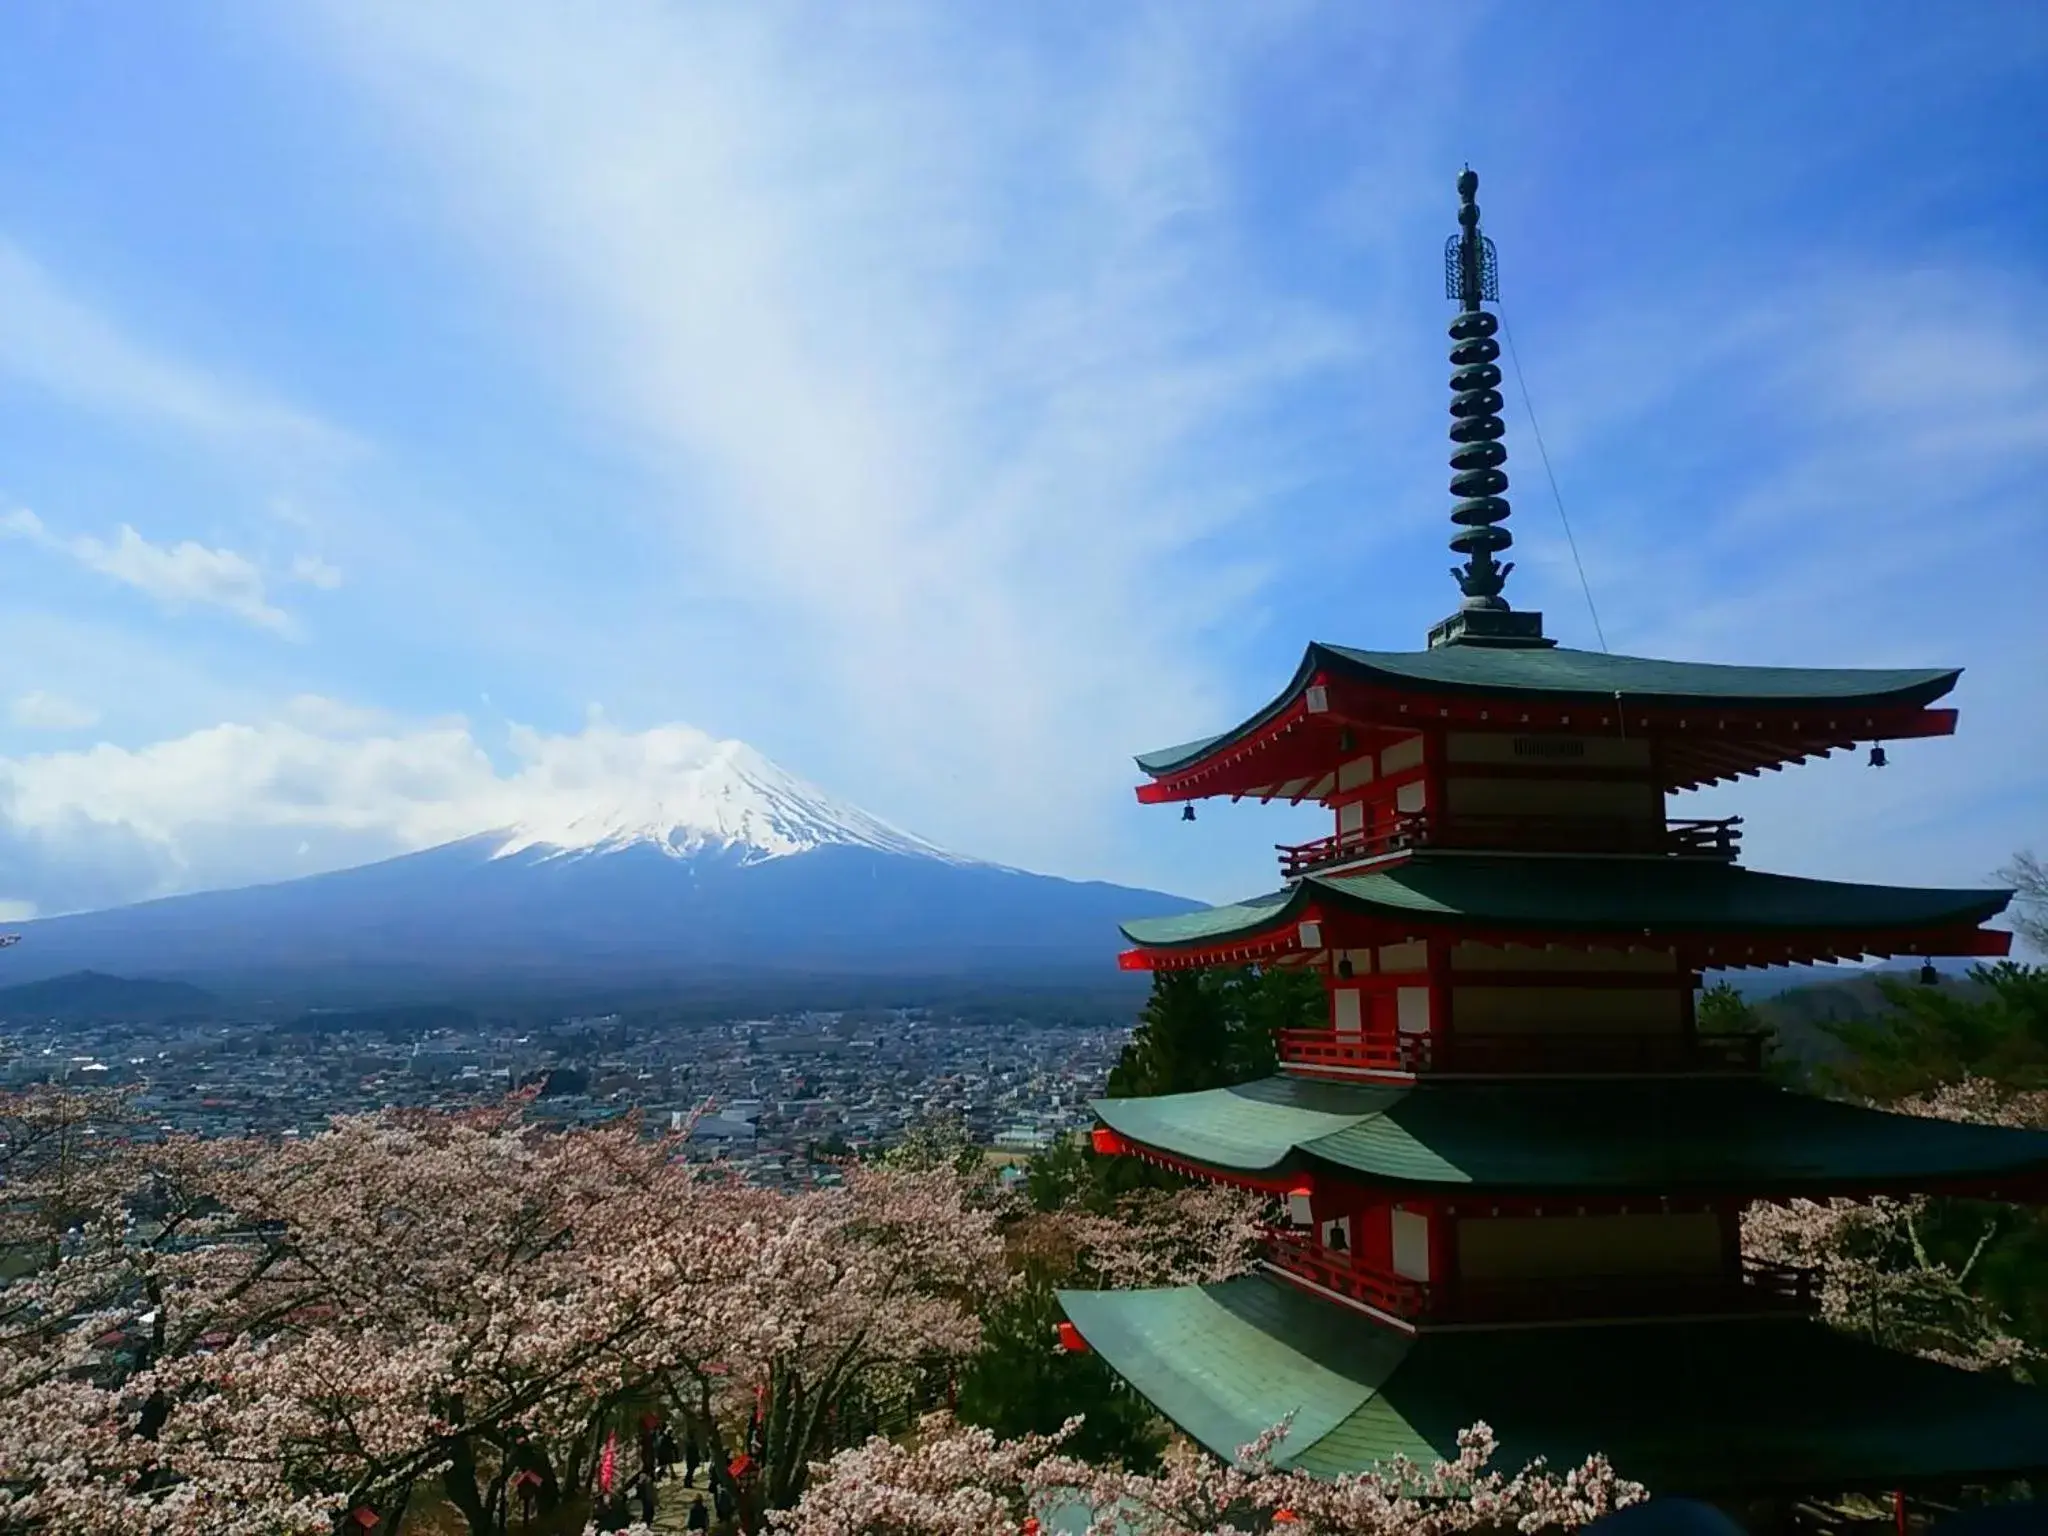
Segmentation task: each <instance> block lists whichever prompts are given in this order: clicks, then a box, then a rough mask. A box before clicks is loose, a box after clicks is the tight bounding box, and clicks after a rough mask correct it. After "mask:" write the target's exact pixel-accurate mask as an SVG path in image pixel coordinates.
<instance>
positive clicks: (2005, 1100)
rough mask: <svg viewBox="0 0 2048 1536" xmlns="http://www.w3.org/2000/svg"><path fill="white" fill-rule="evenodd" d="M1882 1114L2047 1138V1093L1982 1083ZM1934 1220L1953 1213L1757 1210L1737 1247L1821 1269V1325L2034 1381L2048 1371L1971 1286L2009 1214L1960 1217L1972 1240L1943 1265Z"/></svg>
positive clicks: (1985, 1210) (1907, 1208)
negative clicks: (1931, 1231)
mask: <svg viewBox="0 0 2048 1536" xmlns="http://www.w3.org/2000/svg"><path fill="white" fill-rule="evenodd" d="M1890 1107H1891V1108H1893V1109H1895V1110H1898V1111H1901V1112H1904V1113H1907V1114H1916V1115H1924V1116H1927V1117H1929V1118H1933V1119H1940V1120H1958V1121H1968V1122H1973V1123H1976V1124H1982V1125H2002V1126H2008V1127H2017V1128H2023V1129H2042V1128H2048V1092H2044V1091H2040V1090H2031V1091H2014V1090H2011V1089H2007V1088H2004V1087H2001V1086H2000V1085H1998V1084H1996V1083H1993V1082H1991V1081H1990V1080H1988V1079H1985V1078H1975V1077H1972V1078H1965V1079H1963V1080H1962V1081H1961V1082H1957V1083H1950V1084H1946V1085H1943V1086H1942V1087H1940V1088H1937V1089H1935V1090H1934V1091H1932V1092H1930V1093H1926V1094H1921V1095H1918V1096H1915V1097H1913V1098H1909V1099H1904V1100H1901V1101H1899V1102H1898V1103H1896V1104H1894V1105H1892V1106H1890ZM1937 1213H1938V1214H1940V1215H1943V1216H1945V1217H1947V1218H1948V1219H1949V1221H1950V1223H1951V1225H1953V1224H1954V1222H1955V1221H1956V1220H1957V1219H1958V1207H1957V1205H1956V1202H1941V1201H1937V1200H1935V1199H1933V1198H1931V1197H1928V1196H1925V1195H1919V1196H1913V1197H1910V1198H1906V1199H1891V1198H1880V1199H1872V1200H1863V1201H1856V1200H1791V1201H1786V1202H1782V1203H1773V1204H1764V1205H1758V1206H1756V1207H1753V1208H1752V1209H1751V1210H1749V1211H1748V1212H1746V1213H1745V1214H1744V1216H1743V1221H1742V1237H1743V1246H1744V1248H1745V1249H1746V1250H1747V1251H1749V1252H1751V1253H1753V1254H1756V1255H1757V1256H1759V1257H1762V1258H1766V1259H1771V1260H1775V1261H1777V1262H1779V1263H1785V1264H1796V1265H1800V1266H1803V1267H1808V1268H1818V1269H1820V1270H1821V1271H1822V1272H1823V1276H1824V1279H1823V1284H1822V1290H1821V1311H1822V1316H1823V1317H1824V1318H1825V1319H1826V1320H1827V1321H1828V1322H1830V1323H1832V1324H1834V1325H1835V1326H1837V1327H1839V1328H1843V1329H1846V1330H1847V1331H1849V1332H1852V1333H1856V1334H1859V1335H1861V1336H1863V1337H1865V1338H1869V1339H1871V1340H1873V1341H1875V1342H1877V1343H1881V1344H1885V1345H1887V1346H1889V1347H1892V1348H1895V1349H1907V1350H1911V1351H1913V1352H1914V1353H1917V1354H1921V1355H1924V1356H1926V1357H1928V1358H1929V1359H1934V1360H1941V1361H1944V1362H1946V1363H1948V1364H1951V1365H1959V1366H1963V1367H1965V1368H1967V1369H1971V1370H1987V1369H2002V1370H2014V1371H2017V1372H2019V1373H2021V1374H2024V1375H2029V1376H2033V1375H2037V1374H2038V1373H2039V1371H2040V1370H2041V1368H2042V1367H2043V1366H2044V1365H2048V1359H2044V1357H2043V1354H2042V1352H2041V1351H2040V1350H2038V1349H2037V1348H2035V1347H2033V1346H2032V1345H2030V1344H2028V1343H2027V1342H2026V1341H2025V1340H2023V1339H2021V1338H2020V1337H2018V1336H2017V1335H2016V1334H2015V1333H2014V1332H2013V1331H2012V1329H2011V1327H2010V1322H2009V1319H2007V1318H2005V1317H2004V1316H2002V1315H2001V1314H2000V1312H1999V1310H1998V1308H1997V1307H1996V1306H1995V1305H1994V1304H1992V1303H1991V1302H1990V1301H1989V1300H1988V1299H1987V1298H1986V1297H1985V1296H1984V1295H1982V1294H1981V1292H1980V1291H1979V1290H1978V1289H1976V1287H1975V1286H1974V1284H1973V1282H1974V1280H1975V1278H1976V1272H1977V1268H1978V1265H1979V1262H1980V1261H1981V1260H1982V1259H1983V1257H1984V1255H1985V1253H1986V1252H1987V1251H1988V1250H1989V1248H1990V1247H1991V1245H1992V1243H1993V1242H1994V1240H1995V1239H1996V1238H1997V1237H1998V1236H1999V1234H2000V1232H2001V1230H2002V1229H2003V1224H2004V1222H2005V1221H2006V1220H2007V1219H2008V1213H2007V1212H2005V1211H2004V1210H2002V1209H2001V1208H1999V1207H1996V1206H1991V1205H1983V1206H1981V1207H1979V1206H1975V1205H1973V1206H1970V1207H1968V1208H1967V1213H1966V1214H1967V1219H1968V1220H1970V1221H1972V1222H1974V1223H1975V1230H1974V1236H1973V1237H1971V1239H1970V1240H1969V1241H1968V1243H1967V1246H1965V1247H1964V1248H1963V1250H1962V1252H1961V1254H1960V1256H1959V1257H1947V1256H1944V1255H1943V1254H1942V1253H1941V1252H1939V1251H1937V1249H1936V1248H1935V1246H1934V1245H1933V1244H1932V1243H1931V1242H1930V1241H1929V1240H1928V1233H1927V1227H1928V1223H1929V1221H1930V1220H1931V1219H1932V1218H1933V1217H1934V1216H1935V1215H1936V1214H1937Z"/></svg>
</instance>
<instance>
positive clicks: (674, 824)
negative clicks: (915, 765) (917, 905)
mask: <svg viewBox="0 0 2048 1536" xmlns="http://www.w3.org/2000/svg"><path fill="white" fill-rule="evenodd" d="M638 741H639V742H640V744H641V746H642V748H643V750H642V751H640V752H636V753H635V760H634V761H633V762H631V763H630V764H620V763H617V762H612V763H607V764H604V765H602V766H603V768H604V769H605V770H608V771H604V772H601V773H596V774H592V775H589V776H586V775H585V774H582V773H574V774H565V775H564V776H563V780H564V781H562V782H555V783H550V784H548V785H546V786H544V787H540V788H541V792H539V793H537V794H535V795H534V797H533V803H531V804H529V805H523V806H522V807H521V808H520V809H521V815H520V818H519V820H518V821H517V822H516V823H515V824H513V825H511V826H509V827H507V828H505V829H503V831H502V832H500V833H499V834H498V837H499V841H498V845H497V847H496V848H495V849H494V851H493V853H492V857H493V858H498V859H502V858H507V857H509V856H511V855H513V854H518V853H525V852H527V851H529V850H537V851H539V852H540V853H541V854H543V855H544V856H546V857H550V858H561V857H580V856H586V855H591V854H603V853H615V852H619V851H621V850H623V849H626V848H633V847H639V846H642V845H646V846H650V847H653V848H657V849H659V850H660V851H661V852H663V853H665V854H667V855H668V856H670V857H671V858H676V859H689V858H695V857H697V856H699V855H702V854H707V853H731V854H734V855H736V856H737V857H738V861H739V862H740V863H742V864H756V863H760V862H762V861H764V860H767V859H778V858H785V857H788V856H789V855H791V854H798V853H807V852H809V851H811V850H812V849H814V848H822V847H829V846H834V845H838V846H850V847H857V848H873V849H877V850H880V851H881V852H884V853H901V854H910V855H914V856H917V857H922V858H932V859H941V860H944V861H945V862H947V863H949V864H967V863H972V862H974V861H973V860H969V859H963V858H960V857H959V856H958V855H955V854H951V853H948V852H947V851H946V850H944V849H942V848H939V847H938V846H936V845H935V844H932V843H928V842H926V841H925V840H924V839H922V838H919V837H913V836H912V835H911V834H910V833H908V832H904V831H902V830H900V829H899V828H896V827H892V826H890V825H889V824H888V823H887V822H885V821H882V820H881V819H879V818H878V817H874V816H870V815H869V814H868V813H867V812H866V811H863V810H861V809H859V808H858V807H856V806H852V805H848V804H846V803H845V802H844V801H841V800H836V799H834V798H833V797H832V796H831V795H828V794H827V793H826V792H825V791H824V790H822V789H820V788H818V787H817V786H816V785H815V784H811V783H808V782H806V781H805V780H803V779H800V778H798V777H797V776H796V775H795V774H793V773H790V772H788V771H787V770H786V769H783V768H781V767H778V766H777V765H776V764H774V763H772V762H770V761H769V760H768V759H767V758H765V757H763V756H762V755H761V754H760V753H759V752H756V751H755V750H754V749H753V748H752V747H750V746H748V745H747V744H746V743H745V742H743V741H715V740H713V739H712V738H710V737H709V736H706V735H704V734H703V733H701V732H698V731H692V730H687V729H684V728H679V727H672V728H669V729H667V730H663V731H656V732H650V733H647V735H644V736H642V737H640V738H638ZM591 766H593V767H595V766H597V765H591ZM622 769H623V771H621V770H622ZM593 779H595V780H597V782H592V780H593Z"/></svg>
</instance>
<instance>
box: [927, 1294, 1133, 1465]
mask: <svg viewBox="0 0 2048 1536" xmlns="http://www.w3.org/2000/svg"><path fill="white" fill-rule="evenodd" d="M1064 1316H1065V1314H1064V1313H1062V1312H1061V1311H1060V1304H1059V1298H1058V1297H1057V1296H1055V1295H1054V1294H1053V1285H1052V1282H1051V1280H1050V1279H1049V1278H1047V1277H1046V1276H1044V1275H1028V1276H1027V1277H1026V1279H1025V1281H1024V1283H1023V1284H1022V1285H1020V1286H1019V1287H1018V1288H1017V1289H1016V1290H1015V1291H1013V1292H1011V1293H1010V1295H1009V1296H1007V1297H1005V1298H1004V1300H1003V1301H1002V1302H1001V1303H999V1304H998V1305H997V1306H996V1307H995V1308H994V1309H993V1310H992V1311H991V1312H989V1313H988V1314H987V1315H986V1316H985V1317H984V1318H983V1320H982V1334H981V1339H982V1343H981V1352H980V1353H979V1354H978V1355H976V1356H975V1358H974V1360H973V1362H972V1363H971V1364H970V1365H969V1366H968V1368H967V1370H966V1371H965V1372H964V1373H963V1374H962V1375H961V1378H960V1399H959V1416H960V1417H961V1418H962V1419H964V1420H966V1421H967V1422H968V1423H970V1424H980V1425H983V1426H984V1427H986V1428H988V1429H992V1430H994V1431H995V1432H996V1433H997V1434H999V1435H1003V1436H1006V1437H1007V1436H1014V1435H1022V1434H1041V1435H1042V1434H1050V1433H1051V1432H1052V1431H1054V1430H1056V1429H1058V1428H1059V1427H1060V1426H1061V1425H1062V1424H1064V1423H1065V1422H1066V1421H1067V1419H1068V1418H1069V1417H1071V1416H1072V1415H1074V1414H1077V1413H1079V1414H1085V1415H1086V1419H1085V1420H1084V1422H1083V1423H1082V1425H1081V1428H1080V1430H1079V1432H1078V1433H1077V1434H1076V1435H1075V1436H1074V1438H1073V1439H1072V1440H1071V1441H1069V1442H1068V1443H1067V1446H1066V1449H1067V1450H1069V1451H1071V1452H1072V1453H1073V1454H1074V1455H1077V1456H1081V1457H1084V1458H1086V1459H1087V1460H1089V1461H1092V1462H1104V1461H1110V1460H1115V1461H1120V1462H1122V1463H1123V1465H1124V1466H1125V1467H1127V1468H1129V1469H1131V1470H1132V1471H1149V1470H1151V1469H1152V1468H1154V1467H1156V1466H1157V1465H1158V1464H1159V1454H1160V1452H1161V1451H1162V1450H1164V1449H1165V1446H1166V1426H1165V1424H1164V1422H1163V1421H1162V1420H1161V1419H1160V1418H1159V1416H1158V1415H1157V1414H1156V1413H1154V1412H1153V1411H1152V1409H1151V1408H1150V1407H1149V1406H1148V1405H1147V1404H1146V1403H1145V1401H1144V1399H1142V1398H1140V1397H1138V1396H1137V1395H1136V1394H1135V1393H1134V1392H1132V1391H1131V1390H1130V1389H1129V1388H1128V1387H1126V1386H1124V1384H1123V1383H1122V1382H1121V1381H1120V1380H1118V1378H1117V1376H1116V1373H1115V1372H1114V1371H1112V1370H1110V1368H1109V1367H1108V1366H1107V1365H1105V1364H1104V1363H1103V1360H1102V1357H1101V1356H1100V1355H1098V1354H1095V1353H1094V1352H1092V1351H1090V1352H1088V1353H1086V1354H1071V1355H1070V1354H1068V1353H1067V1352H1066V1351H1065V1350H1064V1349H1062V1348H1060V1346H1059V1343H1058V1328H1059V1325H1060V1323H1061V1321H1062V1320H1063V1318H1064Z"/></svg>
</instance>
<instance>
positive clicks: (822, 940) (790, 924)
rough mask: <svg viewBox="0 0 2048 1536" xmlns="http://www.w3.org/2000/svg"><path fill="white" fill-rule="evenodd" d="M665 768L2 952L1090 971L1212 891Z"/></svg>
mask: <svg viewBox="0 0 2048 1536" xmlns="http://www.w3.org/2000/svg"><path fill="white" fill-rule="evenodd" d="M661 768H662V772H661V773H660V774H658V775H654V776H652V777H651V778H650V779H649V780H648V781H647V782H645V783H639V784H634V785H631V786H628V788H627V789H626V790H625V791H623V792H621V791H617V790H612V791H608V792H605V793H601V794H592V795H590V796H588V797H585V798H582V799H580V800H579V799H578V798H577V797H576V796H573V795H570V794H568V793H566V792H563V793H559V794H555V795H552V796H549V797H547V798H545V799H544V800H543V801H542V802H541V803H540V804H538V805H537V806H533V807H529V808H528V811H529V814H526V815H525V816H523V817H522V819H520V820H519V821H517V822H516V823H515V824H513V825H511V826H510V827H508V828H506V829H502V830H498V831H493V832H485V833H480V834H478V835H476V836H472V837H467V838H463V839H460V840H458V841H455V842H451V843H444V844H442V845H441V846H439V847H435V848H429V849H426V850H423V851H421V852H418V853H412V854H406V855H402V856H400V857H397V858H392V859H385V860H382V861H380V862H378V863H374V864H367V865H362V866H359V867H356V868H353V869H344V870H337V871H334V872H331V873H327V874H320V875H313V876H308V877H305V878H302V879H298V880H291V881H286V882H282V883H279V884H275V885H265V886H253V887H246V888H243V889H238V890H226V891H207V892H200V893H196V894H192V895H185V896H174V897H167V898H163V899H161V900H157V901H151V902H145V903H142V904H139V905H136V906H130V907H119V908H114V909H111V910H107V911H102V912H91V913H83V914H78V915H75V916H69V917H61V918H51V919H47V920H42V921H37V922H32V923H27V924H23V925H20V926H21V933H22V943H21V945H20V946H19V947H18V948H17V949H15V950H13V951H11V952H10V953H9V955H8V957H7V960H6V964H5V970H4V971H0V975H4V974H10V973H11V974H12V975H15V976H21V977H24V978H25V979H35V978H39V977H48V976H53V975H56V974H58V973H61V972H67V971H78V970H88V969H90V970H103V971H113V972H118V973H121V974H126V975H146V976H157V977H168V978H177V979H182V980H185V981H189V982H195V983H199V984H202V985H204V986H206V987H209V988H213V989H216V990H221V991H235V992H238V993H247V992H249V991H250V990H251V989H252V988H254V989H265V988H278V989H282V990H286V991H290V992H291V993H292V995H294V996H299V997H309V998H320V999H323V1000H324V999H326V998H328V997H332V998H333V999H334V1000H336V1001H338V1002H359V1001H365V1000H369V1001H383V1000H385V999H386V998H388V997H391V996H395V995H399V994H401V993H403V994H409V995H415V996H423V995H427V994H431V993H439V994H443V995H447V994H449V993H451V992H453V991H461V992H473V991H475V990H476V988H477V987H478V986H479V985H484V984H490V985H495V986H501V987H507V988H513V989H517V988H522V987H531V986H538V985H543V984H550V985H552V984H557V983H572V982H573V983H582V982H588V981H596V980H602V981H604V982H607V983H610V984H615V985H629V984H638V983H653V982H657V981H681V980H686V979H688V978H692V977H698V976H702V975H705V974H707V973H710V972H719V973H723V974H726V975H734V974H748V973H751V974H761V975H770V974H783V975H788V974H810V975H846V976H866V977H877V976H883V977H886V976H891V975H918V976H921V977H989V978H998V977H999V978H1004V979H1014V980H1016V981H1020V982H1028V981H1031V980H1034V979H1038V978H1044V977H1047V976H1057V977H1060V978H1068V979H1071V978H1076V977H1079V978H1087V979H1090V980H1099V979H1101V978H1103V977H1105V976H1107V977H1110V978H1112V979H1114V978H1115V975H1116V973H1115V970H1114V957H1115V954H1116V952H1117V950H1118V948H1119V947H1120V942H1121V941H1120V936H1119V934H1118V933H1117V928H1116V925H1117V923H1118V922H1119V921H1120V920H1122V919H1126V918H1133V917H1154V916H1164V915H1168V914H1172V913H1177V912H1185V911H1189V910H1192V909H1194V908H1195V907H1197V906H1199V905H1200V903H1198V902H1194V901H1189V900H1186V899H1184V898H1181V897H1176V896H1169V895H1165V894H1163V893H1161V892H1157V891H1147V890H1139V889H1134V888H1130V887H1124V886H1115V885H1108V884H1102V883H1094V882H1078V881H1070V880H1063V879H1058V878H1055V877H1052V876H1048V875H1038V874H1032V873H1029V872H1026V871H1023V870H1018V869H1012V868H1008V867H1006V866H1003V865H999V864H992V863H987V862H983V861H980V860H976V859H970V858H966V857H963V856H961V855H959V854H955V853H951V852H948V851H947V850H945V849H942V848H940V847H938V846H937V845H935V844H933V843H930V842H927V841H925V840H924V839H922V838H918V837H915V836H913V835H912V834H910V833H907V832H903V831H901V830H899V829H897V828H895V827H892V826H890V825H889V824H888V823H886V822H884V821H882V820H880V819H879V818H877V817H873V816H870V815H868V814H867V813H866V812H864V811H860V810H858V809H856V808H854V807H851V806H848V805H845V804H843V803H842V802H839V801H836V800H834V799H832V798H831V797H830V796H829V795H826V794H825V793H824V792H823V791H822V790H819V789H817V788H816V787H815V786H813V785H810V784H808V783H806V782H805V781H804V780H802V779H799V778H797V777H796V776H795V775H794V774H790V773H787V772H785V771H784V770H782V769H781V768H779V767H777V766H776V765H775V764H773V763H771V762H769V761H768V760H767V759H766V758H764V757H762V756H761V755H760V754H759V753H757V752H755V751H753V749H752V748H749V747H746V746H745V745H744V744H743V743H738V742H713V741H711V740H710V739H709V738H703V737H695V738H694V739H689V738H686V739H684V740H682V741H681V742H680V744H679V745H678V748H677V750H676V751H675V752H674V753H673V754H672V755H671V758H670V760H668V761H665V762H663V763H662V764H661ZM316 982H317V983H318V984H317V985H315V984H314V983H316Z"/></svg>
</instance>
